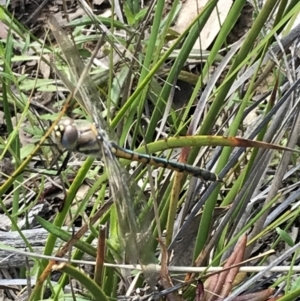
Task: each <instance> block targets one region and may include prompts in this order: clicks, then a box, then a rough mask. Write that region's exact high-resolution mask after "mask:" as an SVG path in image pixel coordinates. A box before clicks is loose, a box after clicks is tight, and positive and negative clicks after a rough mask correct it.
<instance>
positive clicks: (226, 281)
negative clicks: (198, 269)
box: [204, 235, 247, 301]
mask: <svg viewBox="0 0 300 301" xmlns="http://www.w3.org/2000/svg"><path fill="white" fill-rule="evenodd" d="M246 244H247V236H246V235H244V236H243V238H242V239H241V240H240V241H239V242H238V244H237V246H236V248H235V249H234V251H233V253H232V254H231V256H230V257H229V258H228V260H227V262H226V263H225V265H224V269H227V268H230V267H231V266H232V265H236V264H238V263H240V262H241V261H242V260H243V258H244V253H245V249H246ZM238 272H239V267H234V268H232V269H229V270H225V271H223V272H221V273H220V274H218V275H215V276H217V277H215V276H213V277H211V278H209V279H208V280H207V281H208V286H207V287H206V289H207V290H206V295H205V298H204V300H209V301H214V300H217V299H218V296H220V297H227V296H228V295H229V293H230V291H231V290H232V285H233V282H234V279H235V277H236V275H237V274H238Z"/></svg>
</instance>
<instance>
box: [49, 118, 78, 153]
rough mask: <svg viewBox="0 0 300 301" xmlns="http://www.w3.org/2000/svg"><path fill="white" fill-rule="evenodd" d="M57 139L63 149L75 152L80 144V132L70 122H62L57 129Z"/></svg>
mask: <svg viewBox="0 0 300 301" xmlns="http://www.w3.org/2000/svg"><path fill="white" fill-rule="evenodd" d="M55 137H56V139H57V140H58V141H59V142H60V144H61V145H62V147H64V148H65V149H67V150H70V151H71V150H75V149H76V146H77V143H78V130H77V128H76V126H75V125H74V124H73V123H72V122H69V120H67V121H65V120H62V121H61V122H60V123H58V125H57V126H56V127H55Z"/></svg>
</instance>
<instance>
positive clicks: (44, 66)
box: [40, 54, 51, 78]
mask: <svg viewBox="0 0 300 301" xmlns="http://www.w3.org/2000/svg"><path fill="white" fill-rule="evenodd" d="M44 57H45V59H46V60H47V62H49V61H50V56H49V55H48V54H45V55H44ZM40 71H41V73H42V74H43V77H44V78H49V77H50V73H51V70H50V66H49V65H48V64H46V63H45V61H43V60H42V61H41V63H40Z"/></svg>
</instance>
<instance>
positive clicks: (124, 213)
mask: <svg viewBox="0 0 300 301" xmlns="http://www.w3.org/2000/svg"><path fill="white" fill-rule="evenodd" d="M48 23H49V26H50V28H51V30H52V32H53V35H54V37H55V39H56V41H57V42H58V44H59V46H60V48H61V50H62V52H63V55H64V57H65V60H66V62H67V64H68V65H69V68H70V70H71V73H72V77H73V81H74V82H77V83H80V84H77V86H76V87H75V85H74V84H73V83H71V82H70V81H69V80H68V79H66V76H65V75H63V74H62V73H61V71H59V70H58V69H57V68H56V69H55V70H56V72H57V73H58V75H59V77H60V78H61V79H62V80H63V82H64V83H65V85H66V86H67V88H68V89H69V90H70V91H76V89H77V91H76V92H75V93H74V97H75V98H76V99H77V100H78V102H79V103H80V104H81V105H82V106H83V107H84V108H85V110H86V111H87V113H88V114H89V115H90V116H91V117H92V120H93V122H88V121H84V120H74V119H72V118H62V119H61V120H60V121H59V122H58V124H57V125H56V126H55V128H54V135H55V138H56V142H57V143H58V144H60V145H61V146H62V147H63V148H64V149H66V150H67V151H68V153H71V152H79V153H82V154H85V155H92V156H99V157H100V156H101V157H102V160H103V161H104V164H105V168H106V172H107V175H108V182H109V187H110V191H111V194H112V198H113V200H114V203H115V206H116V212H117V216H118V222H119V231H120V232H119V233H120V239H121V240H122V244H123V246H124V248H125V252H126V254H129V255H131V258H132V259H133V260H134V259H135V260H136V259H138V260H139V261H140V263H141V264H142V266H143V265H144V266H146V265H147V264H151V263H152V262H150V261H151V260H152V258H151V260H150V256H148V255H147V251H145V250H147V248H148V246H149V241H150V236H151V235H150V232H149V231H150V226H151V221H149V219H148V218H147V216H149V214H148V215H147V214H146V215H145V214H144V215H143V218H138V216H139V215H138V214H139V213H141V212H143V210H145V209H143V208H147V202H146V201H145V200H144V202H145V204H143V203H142V201H143V196H141V190H140V189H136V188H137V187H136V184H134V183H133V182H132V181H130V180H129V178H130V176H129V174H128V173H127V171H126V170H125V169H123V168H122V167H121V166H120V163H119V161H118V158H124V159H127V160H131V161H138V162H141V163H143V164H150V165H153V166H155V167H164V168H168V169H172V170H176V171H179V172H185V173H187V174H191V175H193V176H195V177H199V178H201V179H203V180H205V181H221V180H220V179H219V178H218V176H217V175H215V174H214V173H211V172H209V171H207V170H204V169H201V168H198V167H194V166H191V165H188V164H182V163H179V162H175V161H170V160H166V159H164V158H160V157H155V156H151V155H148V154H139V153H135V152H134V151H131V150H128V149H125V148H123V147H121V146H119V145H118V144H117V143H115V142H114V141H113V139H111V138H110V135H109V131H108V129H109V126H108V125H107V124H106V122H105V121H104V119H103V118H102V117H101V115H100V112H98V110H97V104H99V103H103V102H102V99H101V97H100V95H99V93H98V91H97V88H96V86H95V84H94V82H93V81H92V80H91V78H90V77H89V75H88V74H87V72H86V70H87V68H86V66H85V65H84V63H83V61H82V60H81V58H80V55H79V53H78V51H77V48H76V46H75V45H74V44H73V43H72V42H71V41H70V39H69V38H68V37H67V36H66V34H65V33H64V31H63V29H62V28H61V27H60V25H59V24H58V22H57V21H56V19H55V18H54V17H50V18H49V20H48ZM54 68H55V66H54ZM83 75H84V76H83ZM137 199H138V200H139V202H138V204H137V205H135V203H137V202H135V201H134V200H137ZM136 207H137V208H136Z"/></svg>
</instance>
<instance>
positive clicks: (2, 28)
mask: <svg viewBox="0 0 300 301" xmlns="http://www.w3.org/2000/svg"><path fill="white" fill-rule="evenodd" d="M7 29H8V27H7V26H6V25H5V24H4V23H3V22H1V21H0V38H1V39H6V38H7Z"/></svg>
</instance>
